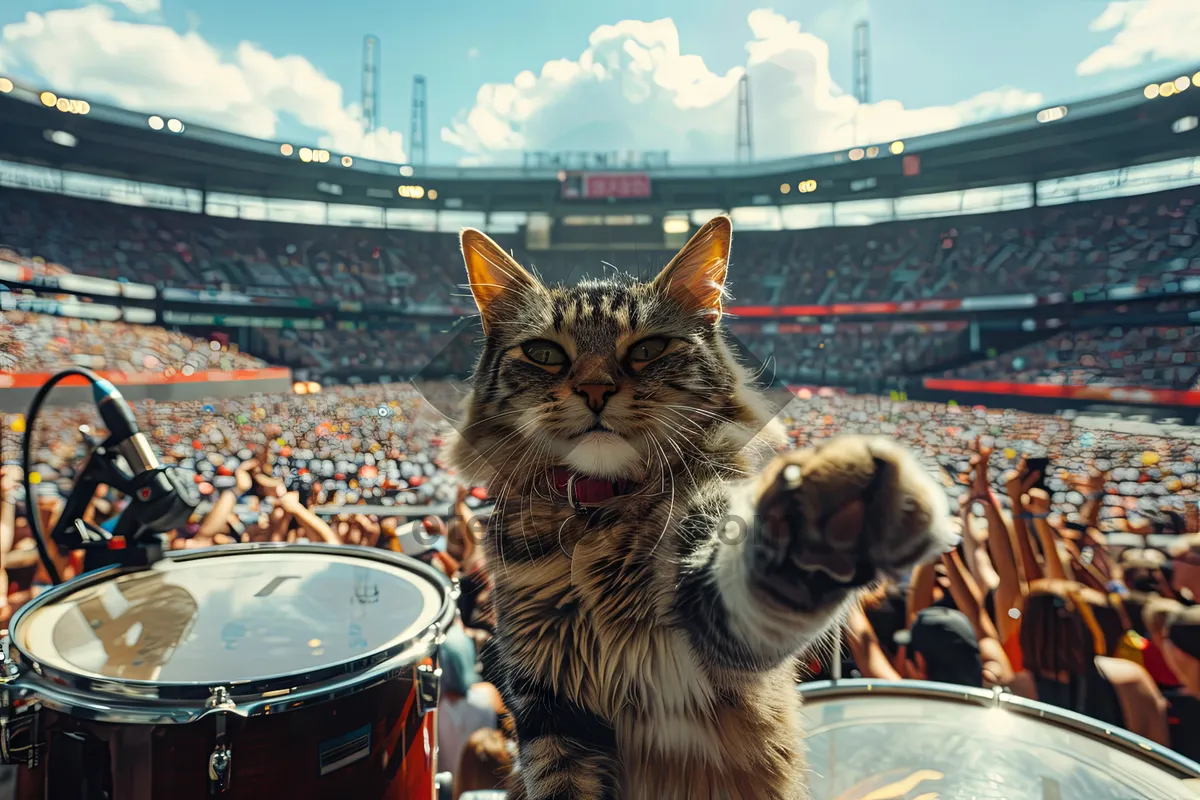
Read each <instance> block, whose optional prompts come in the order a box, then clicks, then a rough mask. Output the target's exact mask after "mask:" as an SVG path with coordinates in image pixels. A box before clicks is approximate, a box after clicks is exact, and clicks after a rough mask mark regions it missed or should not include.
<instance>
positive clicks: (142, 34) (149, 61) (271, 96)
mask: <svg viewBox="0 0 1200 800" xmlns="http://www.w3.org/2000/svg"><path fill="white" fill-rule="evenodd" d="M134 2H143V3H144V2H147V0H134ZM0 63H3V64H5V65H6V68H8V69H14V68H17V67H23V68H25V69H27V70H28V71H30V72H32V73H34V74H36V75H37V76H39V77H40V78H41V79H42V80H43V81H45V83H46V85H47V86H48V87H51V88H53V89H55V90H56V91H59V92H64V93H68V94H77V95H80V96H83V97H88V98H91V99H94V100H95V99H105V100H109V101H111V102H112V103H114V104H115V105H118V106H121V107H123V108H130V109H135V110H139V111H144V112H146V113H157V114H171V115H173V116H178V117H179V118H180V119H182V120H183V121H184V122H195V123H200V124H205V125H211V126H213V127H217V128H221V129H224V130H228V131H233V132H235V133H241V134H245V135H247V136H255V137H258V138H263V139H273V138H276V135H277V133H276V132H277V129H278V125H279V118H280V115H282V114H287V115H291V116H293V117H295V118H296V119H297V120H298V121H300V122H301V123H303V124H304V125H307V126H309V127H310V128H313V129H314V130H318V131H321V132H322V136H321V137H320V140H319V141H318V142H316V144H318V145H320V146H321V147H325V148H328V149H329V150H332V151H335V152H337V153H350V154H352V155H356V156H362V157H366V158H377V159H381V160H385V161H395V162H403V161H405V160H406V157H405V153H404V143H403V140H402V137H401V135H400V133H399V132H397V131H390V130H387V129H386V128H380V129H377V130H375V131H374V132H372V133H370V134H364V133H363V130H362V126H361V124H360V123H359V119H360V117H361V112H360V109H359V108H358V105H357V104H355V103H347V102H346V101H345V98H344V96H343V92H342V87H341V86H339V85H338V84H336V83H334V82H333V81H332V80H330V79H329V78H328V77H326V76H325V75H324V74H322V73H321V71H320V70H318V69H317V68H316V67H314V66H313V65H312V64H311V63H310V62H309V61H308V60H307V59H305V58H303V57H301V56H295V55H289V56H282V57H280V56H275V55H272V54H270V53H268V52H266V51H265V50H263V49H262V48H260V47H259V46H257V45H255V44H252V43H250V42H242V43H241V44H239V45H238V46H237V48H236V50H235V51H234V52H233V53H232V54H230V55H226V54H223V53H221V52H220V51H218V50H217V49H216V48H215V47H213V46H212V45H211V44H209V43H208V42H207V41H205V39H204V38H203V37H202V36H200V34H199V33H197V32H196V31H195V30H192V31H189V32H187V33H182V34H181V33H177V32H175V31H174V30H172V29H171V28H168V27H166V26H163V25H150V24H139V23H132V22H122V21H118V20H116V19H115V18H114V13H113V10H112V9H111V8H109V7H107V6H100V5H89V6H85V7H83V8H77V9H65V10H60V11H49V12H47V13H45V14H35V13H32V12H30V13H28V14H26V15H25V19H24V20H23V21H21V22H14V23H11V24H9V25H5V26H4V28H3V29H2V30H0Z"/></svg>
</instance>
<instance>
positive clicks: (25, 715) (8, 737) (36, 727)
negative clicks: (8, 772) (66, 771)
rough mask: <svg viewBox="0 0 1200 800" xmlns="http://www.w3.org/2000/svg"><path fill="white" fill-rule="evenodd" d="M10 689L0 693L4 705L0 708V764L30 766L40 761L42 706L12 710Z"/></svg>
mask: <svg viewBox="0 0 1200 800" xmlns="http://www.w3.org/2000/svg"><path fill="white" fill-rule="evenodd" d="M10 691H11V690H10V689H8V688H7V687H6V688H5V689H4V690H3V692H0V700H2V701H3V705H4V708H3V709H2V710H0V764H16V765H19V766H23V767H29V768H30V769H32V768H33V767H36V766H37V765H38V764H39V763H40V761H41V755H42V741H41V738H42V730H41V724H40V723H41V716H42V714H41V710H42V709H41V706H40V705H39V704H37V703H33V704H31V705H29V706H27V707H26V708H25V709H23V710H21V711H14V706H13V702H12V697H11V695H10Z"/></svg>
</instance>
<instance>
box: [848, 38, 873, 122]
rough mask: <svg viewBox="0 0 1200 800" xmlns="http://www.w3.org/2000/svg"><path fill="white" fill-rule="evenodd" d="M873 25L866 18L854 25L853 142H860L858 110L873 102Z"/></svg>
mask: <svg viewBox="0 0 1200 800" xmlns="http://www.w3.org/2000/svg"><path fill="white" fill-rule="evenodd" d="M870 34H871V25H870V23H869V22H867V21H866V20H865V19H862V20H859V21H858V22H857V23H855V25H854V96H855V98H857V99H858V106H857V107H856V108H855V109H854V131H853V134H852V136H853V138H854V141H853V142H852V144H855V145H857V144H858V112H859V110H861V109H862V107H863V106H865V105H866V104H867V103H869V102H871V36H870Z"/></svg>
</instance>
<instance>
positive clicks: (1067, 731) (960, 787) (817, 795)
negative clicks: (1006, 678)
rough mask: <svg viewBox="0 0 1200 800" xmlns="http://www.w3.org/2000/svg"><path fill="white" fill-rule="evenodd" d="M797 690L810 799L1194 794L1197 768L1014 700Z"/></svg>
mask: <svg viewBox="0 0 1200 800" xmlns="http://www.w3.org/2000/svg"><path fill="white" fill-rule="evenodd" d="M800 693H801V695H802V696H803V698H804V707H803V713H804V716H805V724H806V728H805V732H806V734H807V736H806V740H805V743H806V747H807V750H808V766H809V769H810V772H809V779H810V784H811V787H812V796H813V800H865V798H871V800H916V798H922V799H924V798H934V797H940V798H960V797H961V798H969V797H977V798H980V800H984V798H986V799H987V800H992V798H1009V800H1016V799H1017V798H1026V797H1028V798H1052V799H1053V800H1183V798H1187V797H1200V795H1197V794H1195V792H1196V785H1195V784H1194V783H1192V782H1193V781H1195V780H1196V779H1198V778H1200V764H1196V763H1194V762H1192V761H1189V760H1188V759H1186V758H1184V757H1183V756H1180V755H1178V754H1177V753H1174V752H1172V751H1171V750H1168V749H1166V748H1164V747H1161V746H1159V745H1156V744H1154V743H1153V742H1150V741H1149V740H1147V739H1143V738H1142V737H1140V736H1135V735H1134V734H1132V733H1129V732H1128V731H1124V730H1120V729H1117V728H1111V727H1107V726H1105V725H1103V724H1102V723H1099V722H1097V721H1096V720H1092V719H1089V718H1087V717H1084V716H1081V715H1079V714H1073V713H1071V712H1068V711H1063V710H1062V709H1058V708H1055V707H1053V706H1048V705H1045V704H1043V703H1035V702H1032V701H1030V700H1025V699H1022V698H1019V697H1016V696H1014V695H1010V694H1001V693H999V692H990V691H984V690H982V689H967V688H963V687H955V686H949V685H947V684H937V683H926V682H923V681H902V682H888V681H869V680H845V681H837V682H832V681H823V682H820V683H810V684H801V687H800Z"/></svg>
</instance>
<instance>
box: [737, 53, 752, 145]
mask: <svg viewBox="0 0 1200 800" xmlns="http://www.w3.org/2000/svg"><path fill="white" fill-rule="evenodd" d="M753 160H754V133H753V126H752V125H751V123H750V76H749V75H746V74H743V75H742V77H741V78H739V79H738V110H737V163H739V164H749V163H750V162H751V161H753Z"/></svg>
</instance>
